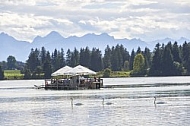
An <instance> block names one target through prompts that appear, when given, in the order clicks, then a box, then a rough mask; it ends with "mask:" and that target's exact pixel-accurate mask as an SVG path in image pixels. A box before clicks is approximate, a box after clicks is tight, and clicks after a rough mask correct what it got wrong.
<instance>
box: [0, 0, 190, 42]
mask: <svg viewBox="0 0 190 126" xmlns="http://www.w3.org/2000/svg"><path fill="white" fill-rule="evenodd" d="M189 8H190V0H0V32H5V33H8V34H9V35H11V36H13V37H15V38H16V39H18V40H26V41H30V42H31V41H32V40H33V39H34V38H35V37H36V36H37V35H40V36H45V35H47V34H48V33H49V32H51V31H57V32H59V33H60V34H61V35H62V36H63V37H68V36H73V35H76V36H82V35H84V34H87V33H96V34H100V33H108V34H109V35H111V36H114V37H115V38H128V39H132V38H140V39H142V40H144V41H152V40H156V39H163V38H166V37H169V38H173V39H176V40H177V39H179V38H180V37H186V38H188V39H190V9H189Z"/></svg>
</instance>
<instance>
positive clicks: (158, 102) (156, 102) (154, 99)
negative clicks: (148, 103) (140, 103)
mask: <svg viewBox="0 0 190 126" xmlns="http://www.w3.org/2000/svg"><path fill="white" fill-rule="evenodd" d="M165 103H166V102H162V101H160V102H156V96H154V104H155V105H156V104H165Z"/></svg>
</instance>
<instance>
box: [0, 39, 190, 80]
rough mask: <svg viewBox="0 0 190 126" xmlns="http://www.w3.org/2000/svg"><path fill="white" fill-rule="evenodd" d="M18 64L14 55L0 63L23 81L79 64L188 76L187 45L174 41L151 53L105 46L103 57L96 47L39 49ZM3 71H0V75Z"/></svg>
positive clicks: (189, 49)
mask: <svg viewBox="0 0 190 126" xmlns="http://www.w3.org/2000/svg"><path fill="white" fill-rule="evenodd" d="M15 63H17V65H15ZM18 63H19V62H17V61H16V59H15V58H14V57H13V56H9V57H8V58H7V62H1V66H3V68H5V66H6V67H7V68H9V69H13V68H15V67H17V68H18V69H21V70H22V72H23V74H24V79H34V78H50V77H51V73H52V72H54V71H56V70H58V69H59V68H61V67H63V66H65V65H68V66H71V67H75V66H76V65H78V64H81V65H83V66H86V67H88V68H90V69H92V70H94V71H97V72H98V71H108V70H109V71H130V74H131V76H181V75H190V43H187V42H184V43H183V45H178V43H177V42H174V43H173V44H172V43H171V42H168V43H167V44H166V45H164V44H162V45H161V44H160V43H158V44H156V46H155V48H154V50H153V51H152V52H151V51H150V49H148V48H145V49H144V50H142V49H141V48H140V47H138V49H137V50H136V51H135V50H134V49H133V50H132V51H131V53H129V51H127V48H125V47H124V46H123V45H119V44H118V45H116V46H112V47H109V46H107V47H106V48H105V50H104V53H103V54H102V52H101V51H100V50H99V49H98V48H92V49H91V50H90V49H89V48H88V47H85V48H81V49H80V50H77V49H76V48H75V49H74V50H73V51H71V50H70V49H68V50H67V51H66V52H64V50H63V49H61V50H57V49H55V50H54V51H53V52H52V53H50V52H49V51H47V50H46V49H45V47H42V48H41V49H37V48H36V49H31V52H30V54H29V56H28V59H27V60H26V63H25V64H24V65H23V64H22V67H18V66H19V65H18ZM5 64H6V65H5ZM20 66H21V65H20ZM0 68H1V67H0ZM3 68H1V69H0V73H1V71H2V70H3ZM0 76H1V74H0Z"/></svg>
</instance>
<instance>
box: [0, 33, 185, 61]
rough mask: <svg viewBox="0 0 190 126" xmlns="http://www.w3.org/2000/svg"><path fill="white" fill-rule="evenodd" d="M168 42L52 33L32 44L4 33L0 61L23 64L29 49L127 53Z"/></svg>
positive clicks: (104, 34)
mask: <svg viewBox="0 0 190 126" xmlns="http://www.w3.org/2000/svg"><path fill="white" fill-rule="evenodd" d="M169 41H172V42H173V41H174V40H172V39H169V38H167V39H165V40H164V39H163V40H156V41H153V42H144V41H142V40H140V39H136V38H134V39H126V38H124V39H115V38H114V37H113V36H110V35H108V34H107V33H102V34H100V35H96V34H93V33H92V34H86V35H84V36H82V37H77V36H70V37H68V38H64V37H63V36H61V35H60V34H59V33H58V32H55V31H52V32H50V33H49V34H48V35H46V36H44V37H41V36H37V37H36V38H35V39H34V40H33V42H32V43H29V42H27V41H18V40H16V39H15V38H13V37H12V36H9V35H8V34H6V33H1V34H0V61H3V60H5V61H6V59H7V57H8V56H9V55H12V56H14V57H15V58H16V60H17V61H23V62H25V61H26V60H27V59H28V56H29V53H30V51H31V48H38V49H41V47H45V49H46V50H48V51H50V52H53V51H54V50H55V49H58V50H60V49H61V48H63V49H64V51H65V53H66V51H67V50H68V49H71V50H74V48H77V49H78V50H79V51H80V48H85V47H86V46H88V47H89V48H90V49H92V48H93V47H95V48H99V49H100V50H101V51H102V53H104V49H105V48H106V46H107V45H109V46H110V47H112V46H115V45H117V44H122V45H123V46H124V47H125V48H127V50H128V51H129V52H131V50H132V49H135V50H136V49H137V48H138V47H141V49H142V50H143V49H144V48H145V47H148V48H150V49H153V48H154V46H155V44H156V43H158V42H160V43H168V42H169ZM181 41H182V42H184V41H189V40H188V39H186V38H181V39H180V44H181Z"/></svg>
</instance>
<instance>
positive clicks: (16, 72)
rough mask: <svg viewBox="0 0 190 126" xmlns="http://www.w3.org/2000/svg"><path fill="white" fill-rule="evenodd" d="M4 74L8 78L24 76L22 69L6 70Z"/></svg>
mask: <svg viewBox="0 0 190 126" xmlns="http://www.w3.org/2000/svg"><path fill="white" fill-rule="evenodd" d="M4 76H5V79H7V80H17V79H18V80H20V79H23V77H24V75H23V74H21V72H20V70H4Z"/></svg>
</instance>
